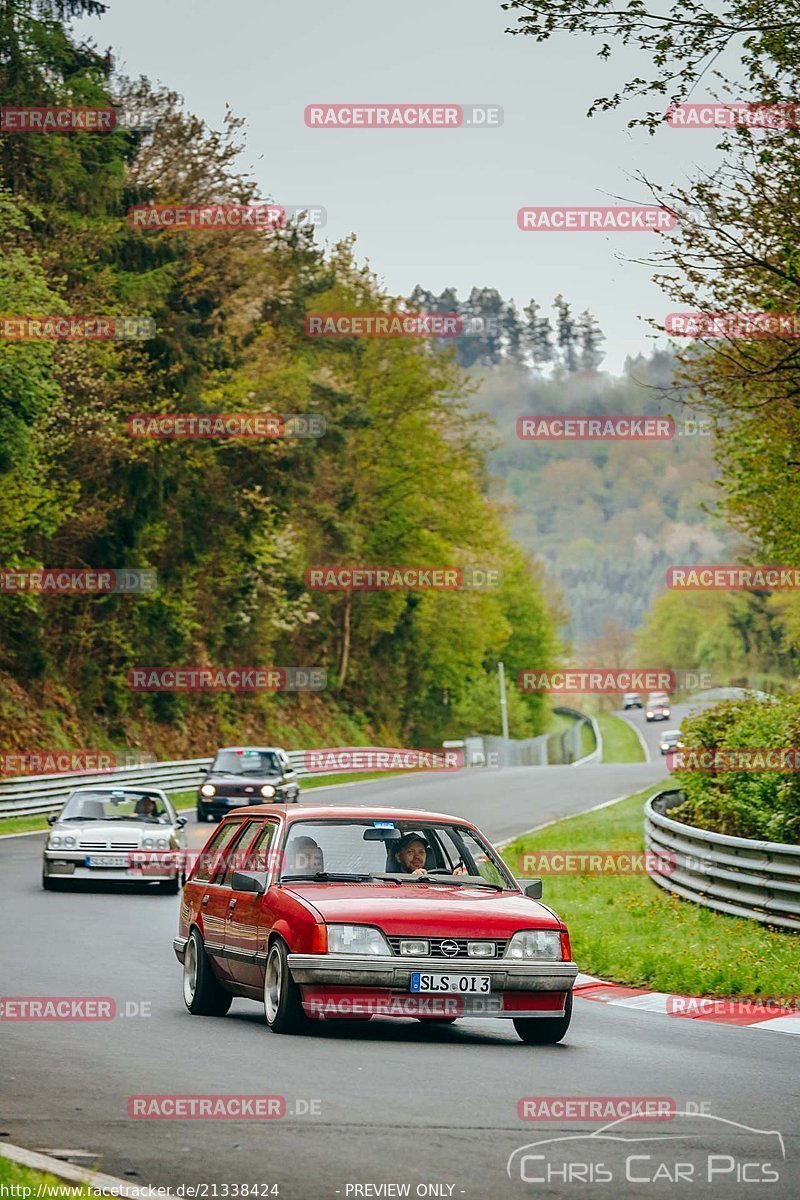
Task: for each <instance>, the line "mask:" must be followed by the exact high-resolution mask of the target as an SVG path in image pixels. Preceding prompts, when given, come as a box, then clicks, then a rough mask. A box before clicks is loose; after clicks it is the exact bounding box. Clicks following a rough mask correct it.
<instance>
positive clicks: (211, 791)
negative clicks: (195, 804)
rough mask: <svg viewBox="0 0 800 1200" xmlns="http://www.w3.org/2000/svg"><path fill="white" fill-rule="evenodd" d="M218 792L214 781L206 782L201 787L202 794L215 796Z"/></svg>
mask: <svg viewBox="0 0 800 1200" xmlns="http://www.w3.org/2000/svg"><path fill="white" fill-rule="evenodd" d="M216 794H217V789H216V788H215V787H214V785H213V783H204V784H203V786H202V787H201V788H200V795H201V796H215V795H216Z"/></svg>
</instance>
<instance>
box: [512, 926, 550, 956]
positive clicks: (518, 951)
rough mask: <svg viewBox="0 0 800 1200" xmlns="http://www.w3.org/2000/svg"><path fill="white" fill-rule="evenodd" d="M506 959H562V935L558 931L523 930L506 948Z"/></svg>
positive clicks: (516, 934)
mask: <svg viewBox="0 0 800 1200" xmlns="http://www.w3.org/2000/svg"><path fill="white" fill-rule="evenodd" d="M505 956H506V958H516V959H526V960H527V959H533V958H549V959H560V958H561V934H560V933H559V931H558V930H557V929H521V930H520V931H519V933H515V934H514V936H513V937H512V939H511V941H510V942H509V943H508V945H507V946H506V954H505Z"/></svg>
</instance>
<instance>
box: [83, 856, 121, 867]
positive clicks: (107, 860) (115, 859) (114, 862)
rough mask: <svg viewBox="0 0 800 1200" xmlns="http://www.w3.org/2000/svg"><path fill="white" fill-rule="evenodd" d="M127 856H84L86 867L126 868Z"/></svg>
mask: <svg viewBox="0 0 800 1200" xmlns="http://www.w3.org/2000/svg"><path fill="white" fill-rule="evenodd" d="M127 865H128V856H127V854H89V855H87V856H86V866H87V867H127Z"/></svg>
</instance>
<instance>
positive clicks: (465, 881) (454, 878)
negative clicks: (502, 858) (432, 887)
mask: <svg viewBox="0 0 800 1200" xmlns="http://www.w3.org/2000/svg"><path fill="white" fill-rule="evenodd" d="M407 878H409V879H412V880H416V881H417V882H418V883H444V884H451V883H455V884H457V885H458V886H459V887H461V886H463V887H487V888H494V890H495V891H496V892H505V891H506V890H507V889H506V888H504V887H503V885H502V884H501V883H491V882H490V880H488V879H484V878H483V876H482V875H448V874H447V872H446V871H428V872H427V873H426V874H425V875H410V876H408V877H407Z"/></svg>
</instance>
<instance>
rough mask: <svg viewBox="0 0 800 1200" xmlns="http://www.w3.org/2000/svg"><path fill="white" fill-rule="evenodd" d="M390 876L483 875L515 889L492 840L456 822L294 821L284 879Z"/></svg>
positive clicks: (464, 878)
mask: <svg viewBox="0 0 800 1200" xmlns="http://www.w3.org/2000/svg"><path fill="white" fill-rule="evenodd" d="M383 874H389V875H391V876H392V877H393V878H394V880H395V881H396V882H398V883H402V882H406V883H410V884H413V883H415V882H419V883H425V882H428V883H430V881H431V880H432V879H434V877H435V876H439V877H440V878H441V877H442V876H444V877H449V878H448V882H450V883H459V882H463V883H465V884H466V883H468V882H470V880H472V881H475V880H477V879H482V880H484V881H485V882H486V884H491V885H493V886H495V887H501V888H503V889H507V890H513V891H516V890H517V888H516V884H515V883H514V880H513V878H512V877H511V875H510V874H509V872H508V870H507V869H506V867H505V866H504V864H503V863H502V861H501V860H500V858H499V857H498V856H497V854H496V853H495V852H494V850H493V849H492V847H491V846H490V845H489V843H488V842H484V841H483V839H482V838H480V837H479V836H476V834H475V833H474V832H473V831H472V830H470V829H467V828H465V827H464V826H462V825H457V824H442V823H437V824H434V823H430V822H414V823H412V822H411V821H393V820H377V819H376V820H368V819H353V820H344V819H342V820H337V819H331V820H325V821H311V820H309V821H293V822H292V824H291V826H290V828H289V831H288V834H287V840H286V846H285V854H284V859H283V871H282V874H281V878H282V879H284V880H288V879H292V878H295V879H297V878H306V879H309V878H314V877H315V876H321V881H322V882H324V881H325V877H328V878H329V879H331V880H332V881H336V882H339V881H341V879H342V878H348V877H349V878H353V879H354V880H355V879H358V878H364V877H370V876H374V875H378V876H380V875H383Z"/></svg>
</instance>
